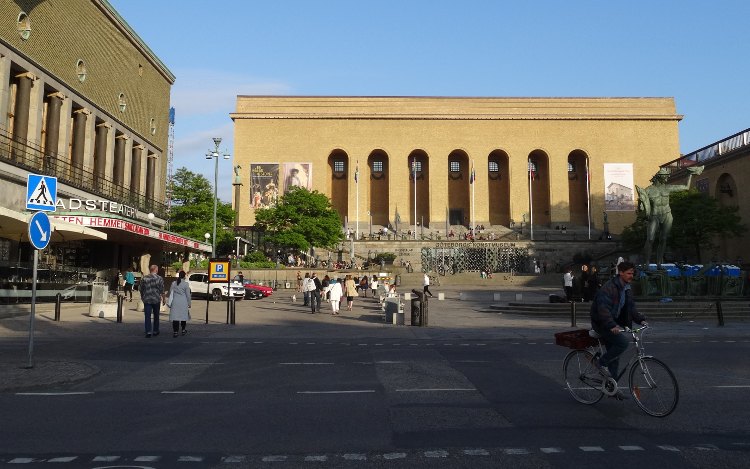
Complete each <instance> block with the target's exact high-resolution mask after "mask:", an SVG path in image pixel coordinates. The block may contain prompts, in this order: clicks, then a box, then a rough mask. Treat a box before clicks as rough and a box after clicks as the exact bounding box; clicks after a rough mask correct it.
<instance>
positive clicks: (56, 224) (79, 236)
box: [0, 207, 107, 243]
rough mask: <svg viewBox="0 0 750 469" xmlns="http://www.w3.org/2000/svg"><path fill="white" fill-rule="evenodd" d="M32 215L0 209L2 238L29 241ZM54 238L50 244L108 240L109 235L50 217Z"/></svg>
mask: <svg viewBox="0 0 750 469" xmlns="http://www.w3.org/2000/svg"><path fill="white" fill-rule="evenodd" d="M30 216H31V214H29V213H24V212H16V211H15V210H11V209H9V208H6V207H0V238H6V239H12V240H20V241H29V217H30ZM50 224H51V225H52V236H51V237H50V242H51V243H55V242H65V241H79V240H83V239H100V240H106V239H107V234H106V233H103V232H101V231H97V230H94V229H92V228H88V227H85V226H78V225H75V224H73V223H67V222H65V221H62V220H57V219H55V218H54V217H53V216H50Z"/></svg>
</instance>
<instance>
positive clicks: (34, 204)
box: [26, 174, 57, 212]
mask: <svg viewBox="0 0 750 469" xmlns="http://www.w3.org/2000/svg"><path fill="white" fill-rule="evenodd" d="M56 204H57V178H56V177H52V176H43V175H41V174H29V178H28V182H27V183H26V210H41V211H45V212H54V211H55V206H56Z"/></svg>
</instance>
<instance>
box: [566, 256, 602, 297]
mask: <svg viewBox="0 0 750 469" xmlns="http://www.w3.org/2000/svg"><path fill="white" fill-rule="evenodd" d="M601 285H602V284H601V280H600V278H599V271H598V269H597V268H596V266H595V265H587V264H583V265H582V266H581V272H580V273H579V274H578V276H576V275H575V274H573V269H572V268H571V267H568V268H566V269H565V273H564V274H563V289H564V290H565V299H566V300H567V301H574V300H575V299H577V298H580V299H581V301H584V302H587V303H588V302H589V301H592V300H593V299H594V297H595V296H596V292H597V291H598V290H599V288H600V287H601ZM576 293H579V294H576Z"/></svg>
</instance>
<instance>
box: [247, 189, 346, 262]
mask: <svg viewBox="0 0 750 469" xmlns="http://www.w3.org/2000/svg"><path fill="white" fill-rule="evenodd" d="M255 223H256V226H258V227H260V228H262V229H265V230H266V232H267V238H266V239H267V240H268V241H270V242H272V243H274V244H276V245H277V246H279V247H285V248H291V249H296V250H299V251H307V250H308V249H310V247H313V246H317V247H323V248H328V249H332V248H333V247H335V246H336V244H338V243H340V242H341V241H343V240H344V235H343V232H342V229H341V226H342V224H341V217H339V214H338V213H337V212H336V210H334V208H333V206H332V205H331V201H330V200H329V199H328V197H326V196H325V194H321V193H320V192H318V191H312V192H310V191H309V190H307V189H305V188H303V187H295V188H293V189H292V190H291V191H290V192H287V193H286V194H284V195H283V196H282V197H281V199H280V200H279V202H278V203H277V204H276V206H275V207H269V208H261V209H258V211H256V212H255Z"/></svg>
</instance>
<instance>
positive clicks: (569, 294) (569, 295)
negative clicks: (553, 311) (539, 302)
mask: <svg viewBox="0 0 750 469" xmlns="http://www.w3.org/2000/svg"><path fill="white" fill-rule="evenodd" d="M563 288H564V289H565V298H566V299H567V300H568V301H569V302H570V301H573V270H572V269H571V268H570V267H567V268H566V269H565V273H564V274H563Z"/></svg>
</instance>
